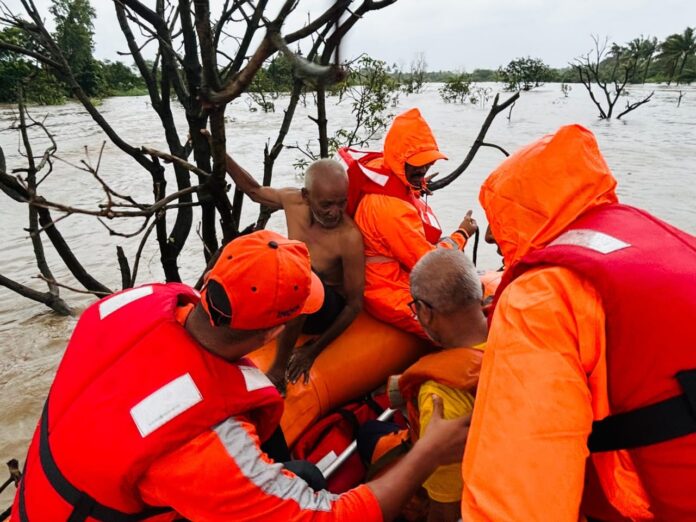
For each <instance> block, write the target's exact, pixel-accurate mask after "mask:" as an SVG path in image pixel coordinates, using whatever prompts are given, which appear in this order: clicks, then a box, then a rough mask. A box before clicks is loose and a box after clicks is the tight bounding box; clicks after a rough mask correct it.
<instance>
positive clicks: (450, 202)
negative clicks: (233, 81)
mask: <svg viewBox="0 0 696 522" xmlns="http://www.w3.org/2000/svg"><path fill="white" fill-rule="evenodd" d="M490 87H492V88H495V87H496V86H495V85H490ZM653 88H654V89H655V91H656V92H655V95H654V97H653V99H652V101H651V102H650V103H648V104H647V105H645V106H643V107H640V108H639V109H638V110H636V111H635V112H633V113H631V114H629V115H627V116H625V119H624V120H619V121H617V120H613V121H601V120H599V119H597V113H596V109H595V108H594V106H593V105H592V102H591V101H590V99H589V97H588V96H587V93H586V92H585V91H584V89H583V88H582V86H580V85H573V90H572V91H571V92H570V94H569V96H568V97H564V95H563V93H562V92H561V89H560V86H559V85H558V84H547V85H544V86H542V87H540V88H538V89H535V90H534V91H532V92H528V93H523V95H522V97H521V98H520V100H518V102H517V103H516V105H515V107H514V108H513V110H512V113H511V115H510V119H507V116H508V114H507V112H506V113H505V114H500V115H499V116H498V117H497V118H496V120H495V121H494V123H493V125H492V126H491V128H490V130H489V132H488V135H487V137H486V141H488V142H491V143H495V144H497V145H500V146H501V147H504V148H505V149H507V150H508V151H514V150H515V149H516V148H518V147H520V146H521V145H524V144H526V143H528V142H530V141H532V140H534V139H536V138H538V137H540V136H541V135H543V134H546V133H549V132H553V131H554V130H556V129H557V128H558V127H559V126H561V125H564V124H568V123H580V124H582V125H585V126H587V127H589V128H590V129H591V130H592V131H593V132H594V133H595V134H596V135H597V139H598V141H599V145H600V148H601V150H602V151H603V153H604V154H605V157H606V159H607V162H608V163H609V166H610V167H611V168H612V170H613V172H614V174H615V176H616V177H617V179H618V181H619V189H618V191H619V196H620V198H621V200H622V202H624V203H628V204H632V205H636V206H639V207H642V208H645V209H646V210H648V211H649V212H652V213H654V214H655V215H657V216H658V217H660V218H662V219H665V220H666V221H668V222H670V223H672V224H674V225H676V226H678V227H680V228H682V229H684V230H686V231H688V232H690V233H692V234H696V210H695V209H694V202H695V201H696V167H695V165H696V89H695V88H690V87H676V88H675V87H672V88H668V87H665V86H644V87H643V86H641V87H635V88H632V89H631V99H635V98H638V97H639V96H640V95H641V94H643V93H645V92H649V90H652V89H653ZM679 89H681V90H682V91H686V95H685V96H684V98H683V100H682V103H681V107H677V98H678V96H679ZM501 96H502V97H503V98H504V97H505V96H507V95H506V94H502V95H501ZM284 103H285V102H284V100H282V99H281V100H278V102H277V104H276V105H277V108H278V111H277V112H275V113H270V114H264V113H262V112H250V111H249V109H248V105H247V103H246V102H245V101H244V100H242V99H240V100H236V101H235V103H233V104H231V105H230V106H229V107H228V109H227V117H228V123H227V139H228V149H229V150H230V151H231V152H232V153H233V155H234V156H235V158H236V159H237V160H238V161H239V163H240V164H242V165H243V166H245V167H246V168H247V169H248V170H249V171H250V172H252V173H253V174H255V175H256V177H257V179H260V174H261V173H262V164H263V163H262V162H263V147H264V144H265V143H266V142H267V141H269V140H270V141H271V143H273V141H274V140H275V136H276V133H277V131H278V128H279V126H280V122H281V120H282V117H283V112H282V106H283V104H284ZM619 103H620V104H621V105H624V104H625V103H624V102H623V101H621V102H619ZM414 106H415V107H419V108H420V109H421V111H422V112H423V114H424V116H425V117H426V119H427V120H428V122H429V123H430V125H431V126H432V128H433V131H434V132H435V135H436V136H437V139H438V142H439V144H440V148H441V150H443V152H445V153H446V154H447V155H448V156H449V158H450V160H449V161H448V162H440V163H439V164H437V165H435V167H433V169H432V171H439V172H440V173H441V174H442V175H444V174H446V173H448V172H449V171H450V170H451V169H453V168H454V167H455V166H456V165H457V164H459V163H460V162H461V161H462V160H463V159H464V157H465V156H466V153H467V152H468V150H469V147H470V145H471V144H472V143H473V141H474V139H475V138H476V135H477V134H478V131H479V129H480V126H481V124H482V122H483V120H484V118H485V117H486V115H487V113H488V109H489V106H490V104H489V106H487V107H486V108H481V107H479V106H475V105H451V104H445V103H444V102H442V101H441V100H440V98H439V96H438V94H437V86H436V85H428V86H427V88H426V90H425V92H423V93H421V94H418V95H412V96H410V97H404V96H402V97H401V99H400V103H399V106H398V107H396V108H395V109H394V112H395V113H398V112H399V111H401V110H404V109H407V108H410V107H414ZM100 111H101V112H102V114H103V115H104V117H105V118H106V119H107V120H108V121H109V122H110V124H111V125H112V126H113V127H114V129H115V130H116V131H117V132H118V133H119V134H120V135H121V136H122V137H123V138H124V139H126V140H127V141H128V142H129V143H131V144H132V145H134V146H143V145H147V146H151V147H154V148H159V149H160V150H166V147H165V144H164V139H163V134H162V130H161V126H160V125H159V121H158V119H157V117H156V115H155V113H154V112H152V110H151V107H150V106H149V103H148V100H147V98H145V97H133V98H111V99H107V100H104V102H103V104H102V105H101V106H100ZM312 111H313V108H312V107H311V106H310V105H309V104H308V106H307V107H306V108H302V107H300V109H299V110H298V114H296V117H295V120H294V122H293V125H292V128H291V131H290V134H289V137H288V139H287V140H286V144H290V145H293V144H299V145H305V144H306V143H307V141H308V140H311V139H315V136H316V129H315V127H314V124H313V123H312V122H311V120H310V119H309V118H308V117H307V115H309V114H312ZM32 114H33V115H34V116H35V117H37V118H39V117H43V116H44V115H47V120H46V124H47V125H48V128H49V130H50V131H51V132H52V133H53V134H54V135H55V137H56V140H57V143H58V153H57V156H58V157H59V158H60V160H61V161H58V162H56V164H55V168H54V172H53V173H52V174H51V175H50V176H49V177H48V178H47V180H46V181H45V182H44V183H43V184H42V185H41V187H40V192H41V194H42V195H43V196H45V197H47V198H49V199H50V200H52V201H60V202H62V203H68V204H71V205H74V206H80V207H83V208H91V209H94V208H96V207H97V205H98V204H99V203H101V202H103V200H104V193H103V192H102V191H101V189H100V187H99V185H98V184H97V183H96V181H95V180H94V178H93V177H91V175H90V174H88V173H86V172H83V171H80V170H78V169H77V168H75V167H73V166H71V164H73V165H79V163H80V161H81V160H83V159H87V156H86V153H85V147H87V150H88V154H89V160H90V161H91V162H92V164H96V160H97V157H98V151H99V148H100V147H101V144H102V141H103V140H104V139H105V136H104V134H103V132H102V131H101V130H100V129H99V128H98V127H97V126H96V125H95V124H94V122H93V121H92V120H91V119H90V117H89V116H88V115H87V113H86V112H85V111H84V110H83V109H82V108H81V106H79V105H77V104H73V103H70V104H66V105H63V106H58V107H36V108H34V109H32ZM176 117H177V118H176V119H177V124H178V125H179V129H180V132H181V133H182V134H185V131H184V130H183V129H185V118H184V115H183V110H179V111H178V112H177V114H176ZM13 119H14V111H13V110H12V109H11V108H10V107H4V108H0V129H7V128H8V127H9V126H10V124H11V123H12V121H13ZM329 120H330V126H331V128H332V129H336V128H340V127H346V128H348V127H350V126H351V124H352V123H353V116H352V115H351V112H350V107H349V106H348V104H347V102H343V103H341V104H339V105H338V106H336V107H331V108H330V111H329ZM34 137H35V141H34V146H35V149H36V152H37V153H39V154H40V153H41V152H42V151H43V149H44V148H45V147H46V144H47V140H46V139H45V138H41V137H40V136H39V135H38V134H37V133H34ZM379 145H380V144H379V143H378V142H377V143H375V144H374V146H375V148H377V147H379ZM0 146H2V148H3V150H4V152H5V155H6V158H7V166H8V170H9V169H12V168H18V167H23V166H25V164H26V163H25V161H24V160H23V158H22V157H21V156H20V154H19V153H18V151H17V149H18V135H17V132H16V131H12V130H2V132H0ZM298 156H299V154H298V153H297V151H293V150H285V151H283V153H282V154H281V156H280V158H279V160H278V163H277V166H276V169H275V173H274V180H273V185H274V186H290V185H296V184H298V183H300V182H301V181H300V179H299V178H298V177H297V174H296V171H295V169H294V168H293V167H292V163H293V162H294V160H295V159H297V158H298ZM502 159H503V156H502V154H501V152H500V151H498V150H496V149H494V148H482V149H481V150H480V151H479V154H478V155H477V157H476V158H475V159H474V161H473V163H472V165H471V166H470V167H469V169H468V170H467V171H466V172H465V173H464V174H463V175H462V176H461V177H460V178H459V179H458V180H457V181H455V182H454V183H453V184H452V185H450V186H449V187H447V188H445V189H443V190H442V191H439V192H437V193H436V194H435V195H434V196H432V197H431V198H430V201H429V202H430V203H431V205H432V206H433V208H434V209H435V211H436V213H437V214H438V217H439V218H440V221H441V223H442V225H443V228H444V229H445V231H449V230H453V229H454V228H456V227H457V225H458V224H459V222H460V221H461V219H462V218H463V216H464V214H465V212H466V210H467V209H469V208H473V209H474V212H475V217H476V218H477V219H478V221H479V223H480V224H481V226H482V227H485V216H484V215H483V212H482V210H481V208H480V207H479V205H478V202H477V198H478V190H479V187H480V184H481V182H482V181H483V180H484V179H485V177H486V175H487V174H488V173H489V172H490V171H491V170H492V169H493V168H494V167H495V166H496V165H497V164H498V163H499V162H500V161H501V160H502ZM99 172H100V175H101V177H103V178H104V179H105V180H106V181H107V182H108V183H109V184H110V185H111V186H112V188H113V189H114V190H116V191H120V192H123V193H128V194H131V195H133V196H135V197H136V199H139V200H140V201H143V202H148V201H151V199H152V196H151V194H152V187H151V183H150V178H149V174H148V173H147V172H146V171H144V170H143V169H142V168H140V167H139V165H138V164H137V163H136V162H135V161H133V160H132V159H131V158H130V157H128V156H126V155H125V154H124V153H122V152H121V151H120V150H118V149H117V148H116V147H115V146H114V145H112V144H111V143H110V142H107V144H106V146H105V149H104V155H103V157H102V160H101V166H100V171H99ZM170 180H171V181H170V187H172V186H174V185H175V183H174V180H173V177H171V176H170ZM0 197H1V198H2V205H0V223H2V231H1V236H0V237H1V239H0V241H1V245H2V247H1V249H0V273H2V274H3V275H5V276H7V277H10V278H12V279H15V280H17V281H19V282H21V283H24V284H27V285H29V286H31V287H33V288H36V289H40V290H42V291H43V290H45V285H44V283H43V282H42V281H39V280H37V279H35V278H34V276H35V275H36V274H37V273H38V269H37V268H36V261H35V259H34V255H33V250H32V248H31V243H30V241H29V239H28V237H27V233H26V231H25V230H24V229H25V228H26V227H27V226H28V222H27V209H26V208H25V206H23V205H21V204H19V203H16V202H14V201H12V200H10V199H9V198H7V197H5V196H4V195H0ZM257 213H258V207H257V205H255V204H253V203H251V202H250V201H247V202H246V203H245V208H244V211H243V219H242V223H243V225H246V224H249V223H251V222H253V221H254V220H255V218H256V215H257ZM54 218H55V216H54ZM197 219H198V218H197V217H196V220H197ZM139 224H140V223H139V222H138V223H136V222H135V221H131V222H127V223H116V224H114V226H115V227H116V228H118V229H119V230H120V231H122V232H128V231H134V230H136V229H137V228H138V226H139ZM196 224H197V221H196ZM196 224H194V227H193V230H192V232H191V236H190V237H189V241H188V243H187V246H186V248H185V250H184V252H183V253H182V255H181V256H180V258H179V263H180V268H181V275H182V277H183V278H184V280H185V282H188V283H190V284H193V283H194V282H195V281H196V279H197V278H198V276H199V274H200V273H201V271H202V269H203V256H202V247H201V242H200V240H199V238H198V236H197V234H196V231H195V229H196ZM170 226H171V221H170ZM269 226H270V227H271V228H273V229H275V230H278V231H280V232H284V231H285V224H284V220H283V218H282V216H281V215H280V213H276V214H275V215H274V216H273V218H272V219H271V222H270V225H269ZM58 227H59V229H60V230H61V232H62V233H63V235H64V236H65V238H66V240H67V241H68V242H69V244H70V245H71V246H72V248H73V250H74V252H75V254H76V256H77V257H78V258H79V259H80V261H81V262H82V263H83V264H84V266H85V267H86V269H87V270H88V271H89V272H90V273H91V274H92V275H93V276H94V277H96V278H97V279H99V280H100V281H102V282H103V283H104V284H106V285H107V286H109V287H110V288H114V289H116V288H118V287H119V283H120V274H119V270H118V265H117V262H116V246H117V245H121V246H123V247H124V249H125V252H126V254H127V256H128V258H129V259H131V260H132V259H133V257H134V255H135V252H136V250H137V248H138V244H139V238H135V239H125V238H120V237H112V236H110V235H109V233H108V231H107V230H106V229H105V228H104V227H102V226H101V225H100V224H99V223H98V222H97V221H96V220H95V219H94V218H91V217H83V216H72V217H70V218H68V219H66V220H64V221H62V222H61V223H59V225H58ZM482 243H483V242H482ZM45 245H46V248H47V251H48V252H47V255H48V260H49V263H50V264H51V267H52V268H53V270H54V275H55V277H56V278H57V279H58V280H59V281H61V282H64V283H65V284H69V285H72V286H79V284H78V283H76V282H75V281H74V280H73V279H72V278H71V277H70V276H69V273H68V271H67V270H66V269H65V268H64V266H63V265H62V263H61V262H60V260H59V259H58V257H57V256H56V254H55V253H54V252H53V250H52V248H51V246H50V244H48V243H47V242H45ZM665 255H670V253H665ZM499 265H500V260H499V258H498V257H497V255H496V254H495V251H494V249H493V248H492V247H490V246H489V245H485V244H482V245H481V247H480V252H479V266H480V267H484V268H497V267H498V266H499ZM162 277H163V276H162V271H161V267H160V265H159V257H158V252H157V248H156V244H155V241H154V234H153V236H152V237H151V238H150V240H149V242H148V244H147V245H146V247H145V250H144V255H143V256H142V260H141V267H140V271H139V276H138V282H139V283H144V282H148V281H157V280H162ZM62 295H63V297H64V298H65V299H66V300H67V301H68V303H69V304H70V305H71V306H73V307H75V308H76V309H78V310H79V309H82V308H84V307H85V306H86V305H88V304H89V303H90V302H92V301H93V298H92V297H90V296H84V295H79V294H73V293H71V292H69V291H65V290H64V291H62ZM75 322H76V320H75V319H74V318H62V317H58V316H56V315H54V314H53V313H51V312H50V311H48V309H47V308H45V307H44V306H43V305H39V304H36V303H33V302H32V301H29V300H27V299H24V298H22V297H20V296H19V295H17V294H15V293H13V292H10V291H9V290H7V289H6V288H3V287H0V333H1V334H2V338H3V357H2V358H1V359H0V397H2V407H1V408H0V461H1V462H4V461H6V460H8V459H9V458H12V457H17V458H19V459H20V460H21V461H22V462H23V459H24V455H25V453H26V448H27V445H28V442H29V439H30V437H31V434H32V432H33V430H34V427H35V423H36V421H37V419H38V416H39V414H40V412H41V408H42V405H43V401H44V400H45V397H46V393H47V390H48V387H49V386H50V383H51V380H52V378H53V375H54V372H55V369H56V367H57V364H58V363H59V362H60V358H61V355H62V352H63V350H64V348H65V344H66V342H67V340H68V339H69V336H70V332H71V331H72V328H73V327H74V325H75ZM130 378H137V376H130ZM105 421H106V420H105ZM4 473H5V472H4V471H0V481H2V480H4ZM11 494H12V492H6V493H5V494H3V495H2V497H0V500H1V501H2V504H1V505H0V510H1V508H4V504H6V503H9V501H10V498H11Z"/></svg>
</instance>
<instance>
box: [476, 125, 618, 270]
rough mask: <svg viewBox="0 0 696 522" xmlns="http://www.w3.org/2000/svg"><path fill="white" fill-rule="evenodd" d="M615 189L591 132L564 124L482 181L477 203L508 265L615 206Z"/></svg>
mask: <svg viewBox="0 0 696 522" xmlns="http://www.w3.org/2000/svg"><path fill="white" fill-rule="evenodd" d="M615 189H616V180H615V179H614V177H613V176H612V174H611V171H610V170H609V167H608V165H607V163H606V161H605V160H604V158H603V157H602V154H601V153H600V152H599V147H598V146H597V140H596V139H595V137H594V135H593V134H592V132H590V131H589V130H587V129H586V128H584V127H582V126H580V125H568V126H565V127H561V128H560V129H559V130H558V131H557V132H556V133H555V134H549V135H547V136H544V137H543V138H541V139H539V140H537V141H535V142H533V143H531V144H529V145H527V146H526V147H523V148H522V149H520V150H518V151H517V152H515V153H514V154H513V155H512V156H510V157H509V158H508V159H506V160H505V161H504V162H503V163H502V164H501V165H500V166H499V167H498V168H497V169H495V170H494V171H493V172H492V173H491V175H490V176H488V178H487V179H486V181H484V182H483V185H482V186H481V192H480V194H479V201H480V202H481V206H482V207H483V209H484V210H485V211H486V217H487V218H488V222H489V224H490V227H491V232H492V233H493V236H494V237H495V239H496V241H497V243H498V246H499V247H500V251H501V252H502V254H503V258H504V259H505V265H506V266H507V267H511V266H512V265H513V264H515V263H517V262H518V261H519V260H520V259H522V258H523V257H524V256H525V255H526V254H528V253H529V252H531V251H533V250H536V249H539V248H542V247H544V246H545V245H547V244H548V243H549V242H551V241H552V240H553V239H554V238H556V237H557V236H558V235H559V234H560V233H561V232H563V231H564V230H565V229H566V228H567V227H568V226H569V225H570V224H571V223H573V221H575V220H576V219H577V218H578V217H579V216H580V215H582V214H584V213H585V212H587V211H588V210H590V209H592V208H594V207H597V206H600V205H606V204H608V203H616V202H617V198H616V192H615Z"/></svg>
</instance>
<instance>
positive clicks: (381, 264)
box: [354, 109, 466, 337]
mask: <svg viewBox="0 0 696 522" xmlns="http://www.w3.org/2000/svg"><path fill="white" fill-rule="evenodd" d="M437 150H438V147H437V143H436V141H435V137H434V136H433V133H432V131H431V130H430V127H429V126H428V124H427V123H426V121H425V120H424V119H423V117H422V116H421V114H420V112H419V111H418V109H411V110H409V111H406V112H404V113H403V114H400V115H399V116H397V117H396V118H395V119H394V122H393V124H392V126H391V128H390V129H389V132H388V133H387V135H386V136H385V138H384V156H383V157H381V158H379V159H377V160H375V162H376V163H375V164H373V165H369V166H371V167H374V168H384V169H388V170H390V171H391V173H392V175H393V176H396V178H397V179H399V181H401V182H402V183H403V184H404V186H405V187H410V184H409V183H408V181H407V179H406V173H405V170H404V169H405V165H406V163H407V162H408V160H409V158H413V157H414V156H416V155H422V154H424V153H427V152H428V151H437ZM440 157H442V156H441V155H440ZM420 164H421V165H422V163H420ZM354 219H355V223H356V224H357V225H358V228H359V229H360V231H361V232H362V234H363V241H364V244H365V258H366V265H365V298H364V304H365V309H366V310H367V311H368V312H369V313H370V314H372V315H374V316H375V317H377V318H378V319H380V320H382V321H384V322H386V323H390V324H393V325H395V326H396V327H398V328H400V329H402V330H405V331H408V332H411V333H415V334H417V335H420V336H421V337H426V335H425V333H424V332H423V329H422V328H421V327H420V325H419V324H418V321H417V320H416V319H415V318H414V317H413V314H412V313H411V310H410V309H409V307H408V303H409V302H410V301H411V292H410V289H409V274H410V272H411V269H412V268H413V266H414V265H415V264H416V262H418V260H419V259H420V258H421V257H423V256H424V255H425V254H427V253H428V252H430V251H431V250H433V249H435V248H436V245H433V244H432V243H430V242H428V240H427V239H426V237H425V231H424V230H423V223H422V221H421V218H420V216H419V215H418V211H417V210H416V208H415V207H414V206H413V205H411V204H410V203H408V202H406V201H404V200H402V199H399V198H396V197H392V196H386V195H382V194H367V195H365V196H363V198H362V200H361V201H360V204H359V206H358V210H357V211H356V213H355V218H354ZM465 244H466V240H465V239H464V237H463V236H462V235H461V234H456V233H455V234H452V236H450V237H448V238H445V239H444V240H443V241H440V243H439V244H438V245H437V246H442V247H445V248H452V247H456V248H459V249H462V248H464V245H465Z"/></svg>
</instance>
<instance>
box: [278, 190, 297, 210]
mask: <svg viewBox="0 0 696 522" xmlns="http://www.w3.org/2000/svg"><path fill="white" fill-rule="evenodd" d="M277 190H278V194H279V195H280V197H281V201H282V202H283V206H290V205H303V204H304V199H302V190H301V189H298V188H295V187H284V188H280V189H277Z"/></svg>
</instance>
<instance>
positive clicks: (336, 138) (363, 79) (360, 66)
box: [329, 55, 399, 155]
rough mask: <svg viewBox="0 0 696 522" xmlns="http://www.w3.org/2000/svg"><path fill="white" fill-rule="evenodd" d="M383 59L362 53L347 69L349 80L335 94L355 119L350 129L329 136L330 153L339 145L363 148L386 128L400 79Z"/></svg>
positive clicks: (397, 100)
mask: <svg viewBox="0 0 696 522" xmlns="http://www.w3.org/2000/svg"><path fill="white" fill-rule="evenodd" d="M393 73H394V69H393V68H392V67H389V66H388V65H387V64H386V62H384V61H382V60H377V59H374V58H370V57H369V56H367V55H363V56H361V57H360V58H359V59H358V60H357V61H356V62H355V63H354V64H353V66H352V67H351V68H350V71H349V74H348V81H347V82H346V83H345V84H344V87H343V90H342V91H341V92H339V93H338V96H339V103H340V102H342V101H343V100H349V101H350V104H351V113H352V114H353V117H354V118H355V125H354V126H353V128H352V129H339V130H338V131H336V133H334V135H333V136H332V137H330V138H329V154H330V155H331V154H333V153H334V152H335V151H336V150H338V149H339V148H341V147H350V146H353V145H357V146H359V147H365V146H367V145H368V144H369V142H370V141H371V140H372V139H374V138H375V137H376V136H378V135H379V134H380V133H381V132H383V131H384V130H386V128H387V126H388V125H389V123H390V122H391V120H392V118H393V117H394V114H393V113H391V112H390V109H391V108H393V107H395V106H396V105H397V104H398V102H399V82H398V81H397V80H396V79H394V75H393Z"/></svg>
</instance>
